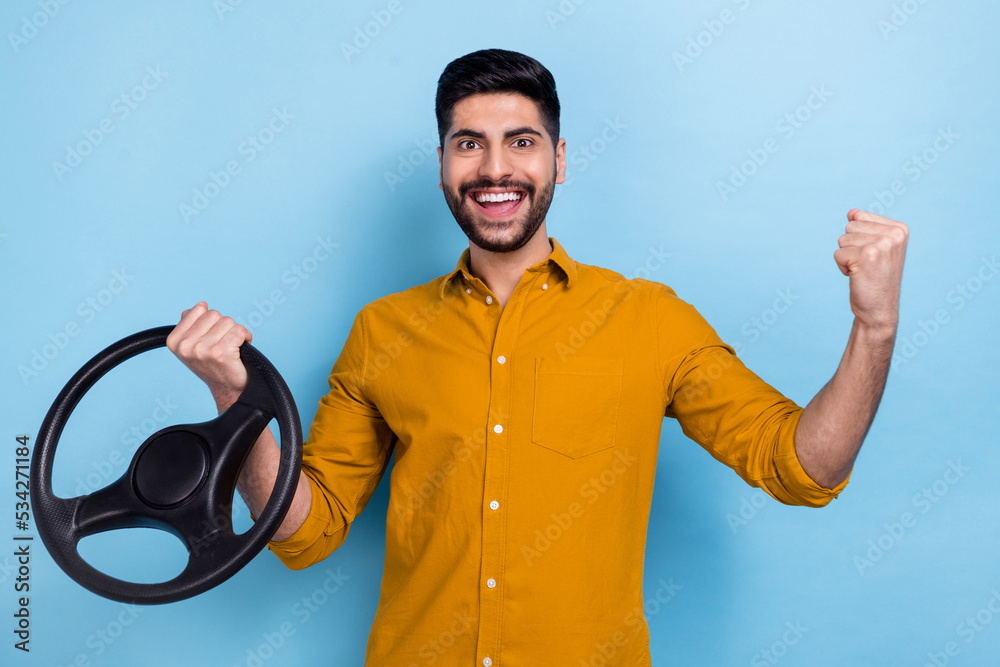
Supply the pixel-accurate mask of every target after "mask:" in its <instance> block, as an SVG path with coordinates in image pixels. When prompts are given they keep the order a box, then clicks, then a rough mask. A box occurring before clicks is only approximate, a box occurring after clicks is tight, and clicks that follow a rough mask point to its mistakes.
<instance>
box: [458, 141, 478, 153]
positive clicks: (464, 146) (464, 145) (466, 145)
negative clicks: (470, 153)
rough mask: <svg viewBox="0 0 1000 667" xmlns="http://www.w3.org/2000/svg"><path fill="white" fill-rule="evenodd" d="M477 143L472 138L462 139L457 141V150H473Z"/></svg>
mask: <svg viewBox="0 0 1000 667" xmlns="http://www.w3.org/2000/svg"><path fill="white" fill-rule="evenodd" d="M477 145H478V144H477V143H476V142H475V141H473V140H472V139H463V140H461V141H459V142H458V150H460V151H466V150H473V149H474V148H475V147H476V146H477Z"/></svg>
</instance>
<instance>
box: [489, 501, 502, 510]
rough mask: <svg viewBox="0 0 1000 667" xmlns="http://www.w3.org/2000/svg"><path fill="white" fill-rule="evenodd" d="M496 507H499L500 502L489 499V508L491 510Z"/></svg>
mask: <svg viewBox="0 0 1000 667" xmlns="http://www.w3.org/2000/svg"><path fill="white" fill-rule="evenodd" d="M498 507H500V503H498V502H497V501H495V500H491V501H490V509H491V510H496V509H497V508H498Z"/></svg>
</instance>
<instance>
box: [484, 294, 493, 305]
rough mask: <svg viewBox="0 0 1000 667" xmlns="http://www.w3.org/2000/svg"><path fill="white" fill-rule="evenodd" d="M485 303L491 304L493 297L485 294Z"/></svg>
mask: <svg viewBox="0 0 1000 667" xmlns="http://www.w3.org/2000/svg"><path fill="white" fill-rule="evenodd" d="M486 303H488V304H489V303H493V297H491V296H490V295H488V294H487V295H486Z"/></svg>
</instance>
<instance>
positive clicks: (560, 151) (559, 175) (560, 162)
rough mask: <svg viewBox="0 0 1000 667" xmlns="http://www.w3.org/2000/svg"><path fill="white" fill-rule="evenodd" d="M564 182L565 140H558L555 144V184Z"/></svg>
mask: <svg viewBox="0 0 1000 667" xmlns="http://www.w3.org/2000/svg"><path fill="white" fill-rule="evenodd" d="M565 180H566V140H565V139H559V143H558V144H556V183H562V182H564V181H565Z"/></svg>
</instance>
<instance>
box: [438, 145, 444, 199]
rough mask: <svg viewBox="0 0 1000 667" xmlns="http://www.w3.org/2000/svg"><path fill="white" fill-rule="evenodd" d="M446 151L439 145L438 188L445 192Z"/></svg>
mask: <svg viewBox="0 0 1000 667" xmlns="http://www.w3.org/2000/svg"><path fill="white" fill-rule="evenodd" d="M443 157H444V151H442V150H441V147H440V146H438V189H439V190H441V191H442V192H444V161H443V159H442V158H443Z"/></svg>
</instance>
